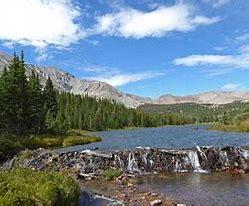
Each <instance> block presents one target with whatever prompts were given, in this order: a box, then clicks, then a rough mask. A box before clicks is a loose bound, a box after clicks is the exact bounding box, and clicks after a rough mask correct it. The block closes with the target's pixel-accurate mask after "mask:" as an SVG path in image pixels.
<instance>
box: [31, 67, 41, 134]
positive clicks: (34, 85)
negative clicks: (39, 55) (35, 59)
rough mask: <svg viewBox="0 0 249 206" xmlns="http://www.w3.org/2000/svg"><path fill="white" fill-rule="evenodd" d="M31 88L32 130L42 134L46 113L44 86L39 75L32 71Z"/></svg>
mask: <svg viewBox="0 0 249 206" xmlns="http://www.w3.org/2000/svg"><path fill="white" fill-rule="evenodd" d="M29 88H30V110H31V111H30V130H31V132H32V133H34V134H41V133H42V132H43V130H44V121H45V112H44V99H43V94H42V86H41V84H40V80H39V77H38V75H36V74H35V72H34V71H33V70H32V73H31V76H30V78H29Z"/></svg>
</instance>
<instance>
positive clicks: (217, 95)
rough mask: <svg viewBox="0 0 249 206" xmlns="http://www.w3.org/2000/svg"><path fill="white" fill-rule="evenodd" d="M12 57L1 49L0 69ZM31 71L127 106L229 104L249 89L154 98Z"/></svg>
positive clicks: (67, 88)
mask: <svg viewBox="0 0 249 206" xmlns="http://www.w3.org/2000/svg"><path fill="white" fill-rule="evenodd" d="M11 59H12V56H10V55H7V54H5V53H3V52H0V72H1V71H2V70H3V69H4V67H7V66H8V65H9V64H10V62H11ZM31 70H34V71H35V72H36V73H37V74H38V75H39V77H40V79H41V82H42V84H44V83H45V81H46V79H47V78H48V77H50V78H51V79H52V81H53V83H54V85H55V87H56V88H57V89H58V90H59V91H64V92H71V93H74V94H81V95H85V94H88V95H89V96H93V97H97V98H106V99H110V100H115V101H117V102H120V103H123V104H124V105H125V106H126V107H132V108H136V107H138V106H140V105H143V104H181V103H197V104H228V103H232V102H235V101H243V102H247V101H249V92H225V91H211V92H204V93H200V94H196V95H188V96H173V95H170V94H166V95H162V96H160V97H158V98H156V99H154V100H152V99H150V98H146V97H140V96H136V95H132V94H126V93H123V92H121V91H119V90H118V89H116V88H115V87H113V86H111V85H109V84H107V83H105V82H100V81H94V80H85V79H79V78H76V77H75V76H73V75H72V74H70V73H68V72H65V71H62V70H60V69H58V68H54V67H43V66H36V65H32V64H27V74H28V75H30V74H31Z"/></svg>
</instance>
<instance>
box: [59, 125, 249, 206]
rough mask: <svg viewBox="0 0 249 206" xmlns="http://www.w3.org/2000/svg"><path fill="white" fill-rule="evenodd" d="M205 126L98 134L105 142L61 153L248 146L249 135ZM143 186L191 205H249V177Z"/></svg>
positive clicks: (182, 176) (162, 180)
mask: <svg viewBox="0 0 249 206" xmlns="http://www.w3.org/2000/svg"><path fill="white" fill-rule="evenodd" d="M207 129H208V126H205V125H198V126H196V125H186V126H169V127H160V128H140V129H127V130H113V131H103V132H95V133H94V134H95V135H97V136H100V137H101V138H102V142H98V143H93V144H89V145H84V146H74V147H69V148H65V149H61V151H65V150H66V151H80V150H84V149H93V148H94V149H98V150H99V151H105V152H106V151H112V150H127V149H135V148H136V147H139V146H141V147H157V148H167V149H182V148H194V147H196V146H197V145H198V146H249V133H236V132H221V131H210V130H207ZM139 182H140V186H141V187H144V188H147V189H149V190H151V191H155V192H157V193H161V194H164V195H165V196H168V197H171V198H173V199H176V200H179V201H181V202H184V203H187V204H188V205H205V206H206V205H231V206H232V205H242V206H243V205H249V174H244V175H236V176H233V175H231V174H226V173H214V174H200V173H178V174H175V173H174V174H164V175H149V176H143V177H141V178H139Z"/></svg>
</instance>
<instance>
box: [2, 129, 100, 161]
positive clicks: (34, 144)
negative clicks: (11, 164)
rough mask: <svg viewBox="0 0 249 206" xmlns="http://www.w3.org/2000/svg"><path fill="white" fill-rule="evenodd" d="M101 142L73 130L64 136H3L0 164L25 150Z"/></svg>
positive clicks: (84, 133)
mask: <svg viewBox="0 0 249 206" xmlns="http://www.w3.org/2000/svg"><path fill="white" fill-rule="evenodd" d="M99 141H101V138H100V137H96V136H91V135H89V134H88V133H87V132H86V131H81V130H71V131H68V132H67V133H66V134H63V135H50V134H46V135H40V136H37V135H30V136H28V137H17V136H13V135H8V136H2V137H0V162H2V161H4V160H5V159H7V158H8V157H9V156H12V155H14V154H16V153H18V152H20V151H21V150H24V149H31V150H34V149H37V148H45V149H49V148H58V147H68V146H74V145H84V144H89V143H92V142H99Z"/></svg>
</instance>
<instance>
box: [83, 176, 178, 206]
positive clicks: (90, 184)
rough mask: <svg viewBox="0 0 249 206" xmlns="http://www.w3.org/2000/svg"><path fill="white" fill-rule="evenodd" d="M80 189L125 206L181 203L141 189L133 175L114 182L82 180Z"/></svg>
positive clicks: (163, 205)
mask: <svg viewBox="0 0 249 206" xmlns="http://www.w3.org/2000/svg"><path fill="white" fill-rule="evenodd" d="M80 187H81V190H82V191H88V192H89V191H90V193H93V194H96V195H99V196H105V197H108V198H109V199H112V200H117V201H118V202H120V203H122V204H123V205H137V206H139V205H155V206H156V205H161V206H171V205H176V204H177V203H180V202H179V201H176V200H174V199H172V198H168V197H167V196H165V195H162V194H160V193H155V192H153V191H151V190H149V189H146V188H141V187H140V185H139V178H137V177H135V176H132V175H121V176H119V177H117V178H115V179H113V180H106V179H103V178H102V179H91V180H83V181H82V180H81V181H80ZM118 205H119V204H118ZM120 205H121V204H120Z"/></svg>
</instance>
